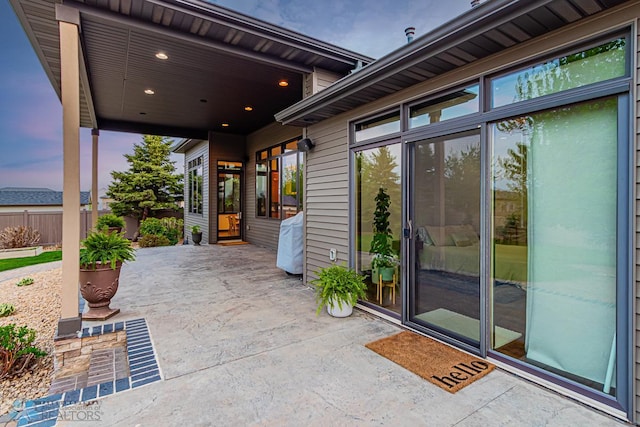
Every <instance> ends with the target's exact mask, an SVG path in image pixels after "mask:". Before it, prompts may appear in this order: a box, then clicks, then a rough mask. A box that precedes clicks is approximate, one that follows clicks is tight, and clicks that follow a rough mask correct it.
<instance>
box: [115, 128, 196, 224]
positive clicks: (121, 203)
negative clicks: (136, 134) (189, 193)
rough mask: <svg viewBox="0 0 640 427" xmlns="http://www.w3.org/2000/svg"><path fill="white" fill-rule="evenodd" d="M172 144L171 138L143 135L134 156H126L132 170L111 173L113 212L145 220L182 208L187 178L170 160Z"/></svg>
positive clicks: (134, 150)
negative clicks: (181, 203) (163, 212)
mask: <svg viewBox="0 0 640 427" xmlns="http://www.w3.org/2000/svg"><path fill="white" fill-rule="evenodd" d="M172 145H173V140H171V139H168V138H167V137H164V136H153V135H143V137H142V143H141V144H134V146H133V154H125V155H124V157H125V158H126V159H127V162H128V163H129V165H130V167H129V170H128V171H125V172H118V171H113V172H111V177H112V178H113V182H112V183H111V185H109V189H108V191H107V196H108V197H110V198H112V199H113V200H114V201H113V202H112V203H111V204H110V205H109V206H110V207H111V210H112V211H113V213H115V214H116V215H119V216H133V217H135V218H138V219H139V220H144V219H146V218H147V217H149V216H153V213H154V211H157V210H159V209H179V206H178V204H177V202H178V201H180V200H183V185H182V179H183V176H182V174H176V173H175V171H176V168H175V166H174V164H175V162H172V161H171V160H170V159H169V154H170V153H171V146H172Z"/></svg>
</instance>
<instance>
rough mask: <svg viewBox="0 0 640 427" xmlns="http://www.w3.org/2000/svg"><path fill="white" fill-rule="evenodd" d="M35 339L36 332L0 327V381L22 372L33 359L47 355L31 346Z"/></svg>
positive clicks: (14, 326)
mask: <svg viewBox="0 0 640 427" xmlns="http://www.w3.org/2000/svg"><path fill="white" fill-rule="evenodd" d="M35 339H36V331H35V330H34V329H29V328H27V327H26V326H20V327H19V328H16V325H15V324H13V323H11V324H9V325H7V326H0V379H2V378H5V377H7V376H11V375H17V374H19V373H21V372H23V371H24V370H25V369H26V368H28V367H29V364H30V362H31V361H32V360H33V359H35V358H37V357H42V356H46V355H47V353H45V352H44V351H42V350H40V349H39V348H38V347H36V346H34V345H33V342H34V341H35Z"/></svg>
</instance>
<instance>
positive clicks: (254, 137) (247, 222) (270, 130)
mask: <svg viewBox="0 0 640 427" xmlns="http://www.w3.org/2000/svg"><path fill="white" fill-rule="evenodd" d="M301 133H302V130H301V129H300V128H298V127H292V126H282V125H281V124H279V123H273V124H270V125H268V126H266V127H264V128H262V129H260V130H258V131H256V132H254V133H252V134H250V135H249V136H247V145H246V156H247V157H248V160H247V162H246V164H245V173H244V176H245V186H244V213H243V219H244V240H246V241H247V242H250V243H253V244H255V245H258V246H262V247H265V248H270V249H273V250H276V249H277V248H278V238H279V237H280V222H281V220H280V219H275V218H259V217H258V216H257V215H256V152H257V151H259V150H262V149H264V148H267V147H270V146H272V145H275V144H278V143H281V142H284V141H287V140H290V139H292V138H296V137H298V136H300V134H301Z"/></svg>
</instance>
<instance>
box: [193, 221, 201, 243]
mask: <svg viewBox="0 0 640 427" xmlns="http://www.w3.org/2000/svg"><path fill="white" fill-rule="evenodd" d="M191 240H193V244H194V245H195V246H200V242H201V241H202V231H200V226H198V225H194V226H192V227H191Z"/></svg>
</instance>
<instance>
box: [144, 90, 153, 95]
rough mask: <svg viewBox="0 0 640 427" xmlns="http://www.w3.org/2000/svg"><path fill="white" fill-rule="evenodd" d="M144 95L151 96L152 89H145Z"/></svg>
mask: <svg viewBox="0 0 640 427" xmlns="http://www.w3.org/2000/svg"><path fill="white" fill-rule="evenodd" d="M144 93H146V94H147V95H153V94H154V93H155V91H154V90H153V89H145V90H144Z"/></svg>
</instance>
